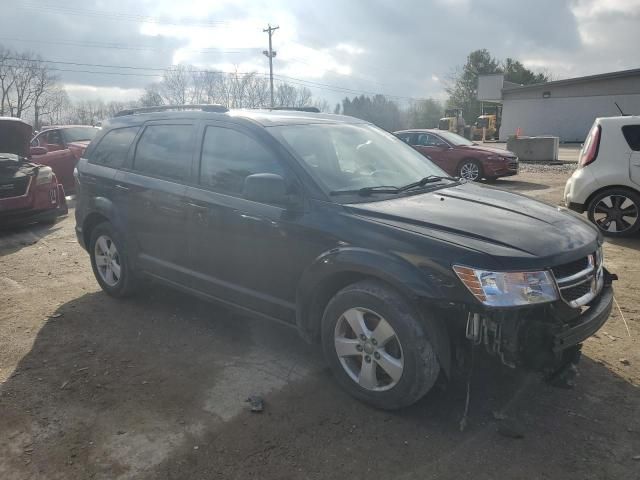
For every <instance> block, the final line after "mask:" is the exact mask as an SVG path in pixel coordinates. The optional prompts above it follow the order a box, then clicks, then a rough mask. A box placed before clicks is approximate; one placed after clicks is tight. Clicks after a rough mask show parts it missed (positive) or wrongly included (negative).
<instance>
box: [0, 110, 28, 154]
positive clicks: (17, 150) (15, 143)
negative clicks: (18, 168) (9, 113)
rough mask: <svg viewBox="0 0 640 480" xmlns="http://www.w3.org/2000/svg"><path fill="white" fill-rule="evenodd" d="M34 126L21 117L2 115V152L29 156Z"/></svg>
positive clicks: (0, 120)
mask: <svg viewBox="0 0 640 480" xmlns="http://www.w3.org/2000/svg"><path fill="white" fill-rule="evenodd" d="M31 133H32V128H31V125H29V124H28V123H25V122H23V121H22V120H20V119H19V118H8V117H0V153H13V154H14V155H19V156H21V157H28V156H29V141H30V140H31Z"/></svg>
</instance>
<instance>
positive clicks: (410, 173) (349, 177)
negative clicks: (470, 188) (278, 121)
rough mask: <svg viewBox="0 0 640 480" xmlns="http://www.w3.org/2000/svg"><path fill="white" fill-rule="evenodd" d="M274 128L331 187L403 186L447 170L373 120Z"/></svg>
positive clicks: (314, 175) (325, 186)
mask: <svg viewBox="0 0 640 480" xmlns="http://www.w3.org/2000/svg"><path fill="white" fill-rule="evenodd" d="M270 130H271V131H272V132H273V133H276V135H279V136H280V137H281V140H283V141H284V142H285V143H286V144H287V145H289V146H290V147H291V149H292V150H293V151H294V152H295V153H296V155H297V156H298V157H299V158H300V159H302V160H304V163H305V166H306V167H307V170H308V171H309V172H310V173H311V175H313V177H314V178H315V179H316V180H317V181H318V183H320V185H321V186H322V187H323V188H324V189H325V190H327V192H335V191H340V190H356V189H360V188H367V187H379V186H392V187H401V186H403V185H407V184H409V183H412V182H416V181H418V180H420V179H422V178H424V177H427V176H429V175H438V176H446V173H445V172H443V171H442V170H440V168H439V167H437V166H436V165H434V164H433V163H432V162H430V161H429V160H428V159H426V158H425V157H423V156H422V155H420V154H419V153H418V152H416V151H415V150H414V149H413V148H411V147H409V146H407V145H406V144H405V143H404V142H402V141H401V140H399V139H398V138H396V137H395V136H393V135H391V134H390V133H387V132H385V131H384V130H381V129H380V128H377V127H374V126H373V125H369V124H329V125H325V124H311V125H287V126H279V127H270Z"/></svg>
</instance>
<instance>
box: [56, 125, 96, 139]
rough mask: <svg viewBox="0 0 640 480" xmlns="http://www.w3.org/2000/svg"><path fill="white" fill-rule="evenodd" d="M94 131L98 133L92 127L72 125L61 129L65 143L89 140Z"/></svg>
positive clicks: (93, 135) (94, 134)
mask: <svg viewBox="0 0 640 480" xmlns="http://www.w3.org/2000/svg"><path fill="white" fill-rule="evenodd" d="M96 133H98V129H97V128H94V127H72V128H65V129H64V130H62V134H63V135H64V140H65V142H67V143H70V142H86V141H91V140H93V137H95V136H96Z"/></svg>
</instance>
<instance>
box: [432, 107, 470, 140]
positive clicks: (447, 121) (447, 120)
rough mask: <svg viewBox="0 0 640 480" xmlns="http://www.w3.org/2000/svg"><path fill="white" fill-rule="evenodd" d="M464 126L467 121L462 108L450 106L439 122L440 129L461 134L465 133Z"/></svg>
mask: <svg viewBox="0 0 640 480" xmlns="http://www.w3.org/2000/svg"><path fill="white" fill-rule="evenodd" d="M464 127H465V122H464V117H463V116H462V109H461V108H449V109H447V110H445V111H444V117H442V118H441V119H440V121H439V122H438V129H439V130H448V131H450V132H454V133H458V134H460V135H464V130H465V128H464Z"/></svg>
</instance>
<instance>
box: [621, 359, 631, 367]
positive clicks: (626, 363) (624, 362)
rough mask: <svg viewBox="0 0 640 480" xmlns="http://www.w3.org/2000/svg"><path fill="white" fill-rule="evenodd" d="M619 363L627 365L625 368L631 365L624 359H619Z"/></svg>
mask: <svg viewBox="0 0 640 480" xmlns="http://www.w3.org/2000/svg"><path fill="white" fill-rule="evenodd" d="M620 363H621V364H622V365H627V366H629V365H631V362H630V361H629V360H627V359H626V358H621V359H620Z"/></svg>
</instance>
